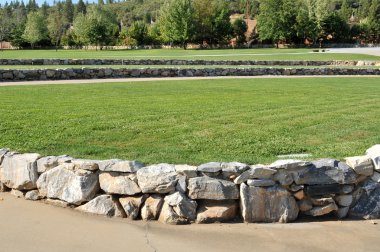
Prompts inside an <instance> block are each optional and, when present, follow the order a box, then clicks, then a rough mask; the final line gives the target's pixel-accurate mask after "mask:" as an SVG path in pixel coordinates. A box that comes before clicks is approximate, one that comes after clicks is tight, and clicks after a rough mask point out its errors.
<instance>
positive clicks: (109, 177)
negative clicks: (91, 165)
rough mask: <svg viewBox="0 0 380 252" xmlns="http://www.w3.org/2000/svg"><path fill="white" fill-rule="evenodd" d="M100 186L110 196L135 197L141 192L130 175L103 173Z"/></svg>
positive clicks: (100, 176) (100, 177)
mask: <svg viewBox="0 0 380 252" xmlns="http://www.w3.org/2000/svg"><path fill="white" fill-rule="evenodd" d="M99 184H100V188H101V189H102V190H103V191H105V192H106V193H109V194H120V195H135V194H137V193H140V192H141V189H140V187H139V186H138V185H137V183H136V182H134V181H133V180H132V179H130V176H129V174H128V173H120V172H102V173H101V174H100V175H99Z"/></svg>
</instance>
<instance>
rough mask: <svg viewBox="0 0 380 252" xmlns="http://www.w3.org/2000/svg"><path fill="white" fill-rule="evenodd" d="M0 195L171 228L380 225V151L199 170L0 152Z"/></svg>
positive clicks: (216, 164)
mask: <svg viewBox="0 0 380 252" xmlns="http://www.w3.org/2000/svg"><path fill="white" fill-rule="evenodd" d="M0 191H1V192H6V191H10V193H12V194H13V195H15V196H16V197H20V198H25V199H27V200H38V201H44V202H46V203H49V204H54V205H58V206H64V207H71V208H73V209H76V210H78V211H82V212H86V213H92V214H100V215H104V216H108V217H121V218H130V219H132V220H138V219H142V220H159V221H160V222H163V223H166V224H188V223H194V222H195V223H213V222H233V221H244V222H247V223H252V222H255V223H256V222H282V223H287V222H292V221H295V220H297V219H298V218H300V217H302V216H311V217H318V216H324V215H333V216H335V217H336V218H337V219H343V218H346V217H352V218H364V219H372V218H380V145H375V146H373V147H371V148H370V149H368V150H367V152H366V154H365V155H363V156H356V157H348V158H346V159H345V161H344V162H343V161H339V160H334V159H320V160H316V161H303V160H289V159H288V160H278V161H276V162H274V163H272V164H270V165H248V164H243V163H238V162H229V163H221V162H210V163H206V164H201V165H199V166H191V165H174V164H154V165H149V166H145V165H144V164H142V163H141V162H138V161H127V160H118V159H112V160H85V159H76V158H72V157H69V156H48V157H41V156H40V155H39V154H20V153H15V152H11V151H9V150H6V149H0Z"/></svg>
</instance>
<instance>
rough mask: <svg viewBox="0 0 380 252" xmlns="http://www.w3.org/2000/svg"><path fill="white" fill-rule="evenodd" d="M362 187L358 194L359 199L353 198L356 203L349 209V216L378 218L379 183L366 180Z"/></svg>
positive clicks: (379, 201)
mask: <svg viewBox="0 0 380 252" xmlns="http://www.w3.org/2000/svg"><path fill="white" fill-rule="evenodd" d="M362 188H363V189H362V190H361V193H360V194H358V197H359V199H358V200H354V202H356V205H354V206H353V207H352V208H351V209H350V211H349V216H351V217H357V218H364V219H378V218H380V184H379V183H376V182H374V181H372V180H367V181H366V182H364V184H363V186H362Z"/></svg>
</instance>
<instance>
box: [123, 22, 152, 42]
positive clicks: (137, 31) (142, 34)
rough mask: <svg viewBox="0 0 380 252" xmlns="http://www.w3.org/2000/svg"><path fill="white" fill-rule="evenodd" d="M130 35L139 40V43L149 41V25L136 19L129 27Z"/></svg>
mask: <svg viewBox="0 0 380 252" xmlns="http://www.w3.org/2000/svg"><path fill="white" fill-rule="evenodd" d="M128 35H129V37H131V38H132V39H134V40H135V41H136V42H137V45H144V44H145V43H147V42H148V40H149V39H148V27H147V25H146V24H145V22H144V21H135V22H133V24H132V26H131V27H130V28H129V29H128Z"/></svg>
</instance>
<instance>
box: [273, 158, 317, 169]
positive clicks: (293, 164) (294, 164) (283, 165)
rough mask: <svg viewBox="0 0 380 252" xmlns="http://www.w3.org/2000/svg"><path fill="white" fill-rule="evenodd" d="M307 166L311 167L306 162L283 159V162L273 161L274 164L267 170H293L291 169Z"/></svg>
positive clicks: (309, 163)
mask: <svg viewBox="0 0 380 252" xmlns="http://www.w3.org/2000/svg"><path fill="white" fill-rule="evenodd" d="M309 165H311V162H308V161H303V160H296V159H283V160H277V161H275V162H274V163H272V164H271V165H269V168H272V169H285V170H293V169H298V168H300V167H305V166H309Z"/></svg>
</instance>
